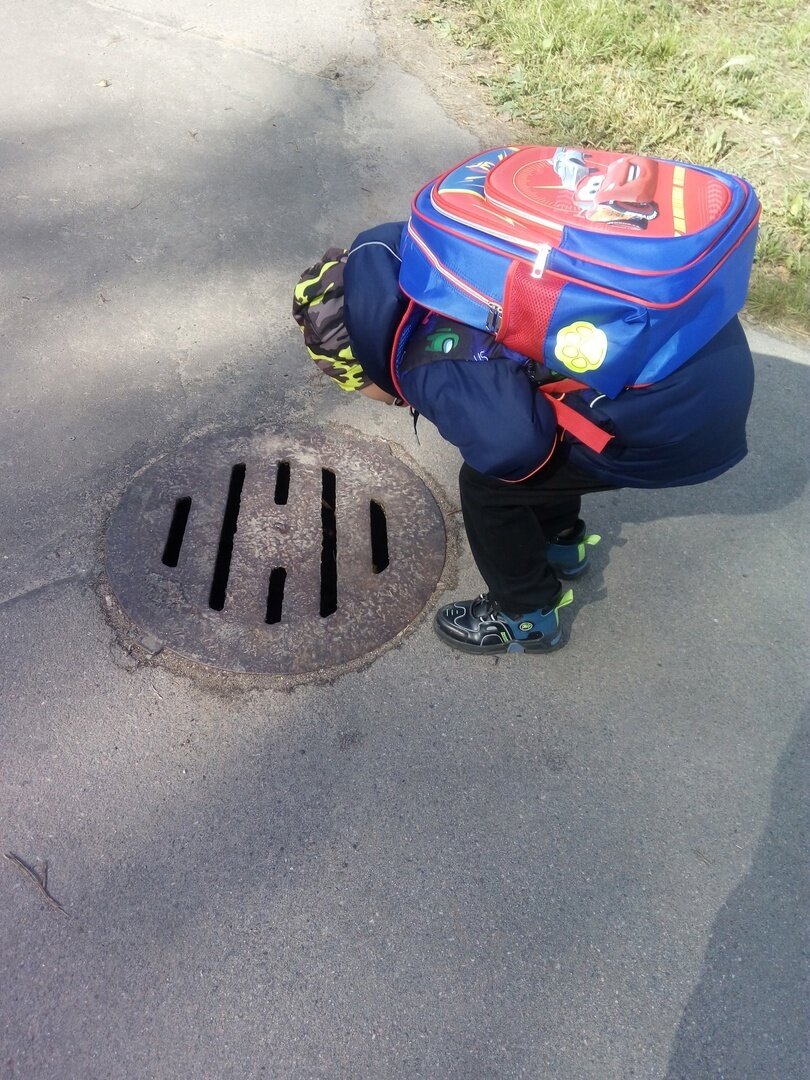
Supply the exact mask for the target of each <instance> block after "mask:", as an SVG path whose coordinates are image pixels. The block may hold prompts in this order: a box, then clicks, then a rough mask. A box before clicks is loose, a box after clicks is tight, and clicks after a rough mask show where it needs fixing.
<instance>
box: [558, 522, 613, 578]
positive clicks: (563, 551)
mask: <svg viewBox="0 0 810 1080" xmlns="http://www.w3.org/2000/svg"><path fill="white" fill-rule="evenodd" d="M601 539H602V537H601V536H598V535H597V534H596V533H591V534H590V535H586V533H585V522H584V521H582V520H581V519H577V523H576V525H575V526H574V530H573V532H572V533H571V534H570V535H568V536H564V537H563V536H555V537H554V539H553V540H549V543H548V548H547V550H546V558H547V559H548V561H549V562H550V563H551V565H552V567H553V568H554V570H555V571H556V572H557V573H558V574H559V575H560V577H563V578H575V577H579V575H580V574H581V573H582V571H583V570H584V569H585V568H586V567H587V565H588V563H589V562H590V557H589V553H588V548H589V547H595V546H596V544H598V543H599V541H600V540H601Z"/></svg>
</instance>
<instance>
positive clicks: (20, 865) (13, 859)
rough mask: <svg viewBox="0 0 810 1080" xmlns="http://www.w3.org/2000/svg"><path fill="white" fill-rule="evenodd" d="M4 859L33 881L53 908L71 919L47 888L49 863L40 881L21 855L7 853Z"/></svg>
mask: <svg viewBox="0 0 810 1080" xmlns="http://www.w3.org/2000/svg"><path fill="white" fill-rule="evenodd" d="M4 858H6V859H8V861H9V862H10V863H11V864H12V866H16V867H17V869H18V870H19V871H20V873H21V874H22V875H23V876H24V877H26V878H28V879H29V880H30V881H32V882H33V883H34V885H35V886H36V888H37V889H38V890H39V892H41V893H42V895H43V897H44V898H45V900H46V901H47V902H48V903H49V904H50V905H51V907H52V908H56V910H57V911H61V913H62V914H63V915H65V916H66V917H67V918H70V916H69V915H68V913H67V912H66V911H65V909H64V908H63V907H62V905H61V904H60V903H59V901H58V900H54V898H53V897H52V896H51V894H50V893H49V892H48V889H47V887H46V886H47V884H48V864H47V863H45V867H44V869H43V871H42V877H43V880H42V881H40V880H39V878H38V877H37V875H36V873H35V872H34V871H33V870H32V869H31V867H30V866H28V865H27V864H26V863H24V862H23V861H22V859H21V858H20V857H19V855H15V854H14V853H13V852H11V851H7V852H5V854H4Z"/></svg>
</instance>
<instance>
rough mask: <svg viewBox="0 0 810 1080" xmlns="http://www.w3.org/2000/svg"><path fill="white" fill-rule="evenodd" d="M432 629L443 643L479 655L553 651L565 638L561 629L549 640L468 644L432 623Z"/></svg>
mask: <svg viewBox="0 0 810 1080" xmlns="http://www.w3.org/2000/svg"><path fill="white" fill-rule="evenodd" d="M433 629H434V631H435V632H436V635H437V637H438V638H439V640H440V641H442V642H443V643H444V644H445V645H449V646H450V648H451V649H455V650H456V651H457V652H463V653H470V654H472V653H477V654H478V655H479V656H482V655H485V656H491V655H492V654H496V655H497V654H499V653H509V652H511V653H547V652H555V651H556V650H557V649H561V648H562V647H563V645H565V638H564V636H563V632H562V630H561V631H560V632H559V634H558V635H557V636H556V637H555V638H552V639H551V641H545V640H541V641H504V642H501V643H500V644H499V645H470V644H468V643H467V642H466V641H459V640H458V638H454V637H451V636H450V635H449V634H446V633H445V632H444V630H442V629H441V627H440V626H439V625H438V623H436V622H434V623H433Z"/></svg>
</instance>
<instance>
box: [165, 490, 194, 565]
mask: <svg viewBox="0 0 810 1080" xmlns="http://www.w3.org/2000/svg"><path fill="white" fill-rule="evenodd" d="M190 513H191V498H190V497H189V496H187V497H186V498H184V499H178V500H177V502H176V503H175V504H174V513H173V514H172V523H171V525H170V526H169V535H168V536H167V538H166V546H165V547H164V549H163V560H162V561H163V565H164V566H177V562H178V560H179V558H180V548H181V547H182V546H183V538H184V537H185V535H186V525H188V515H189V514H190Z"/></svg>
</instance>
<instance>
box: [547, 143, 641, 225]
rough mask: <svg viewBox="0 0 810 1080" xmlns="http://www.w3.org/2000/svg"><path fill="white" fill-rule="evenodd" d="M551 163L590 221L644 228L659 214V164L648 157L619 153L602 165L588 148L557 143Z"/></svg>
mask: <svg viewBox="0 0 810 1080" xmlns="http://www.w3.org/2000/svg"><path fill="white" fill-rule="evenodd" d="M551 164H552V166H553V168H554V171H555V172H556V173H557V175H558V176H559V178H560V180H561V181H562V184H563V187H565V188H568V190H569V191H571V192H573V195H574V199H575V201H576V202H577V203H578V205H579V206H580V207H581V209H582V210H583V212H584V214H585V217H586V218H587V219H588V220H589V221H604V222H607V223H608V224H610V223H612V222H616V223H617V224H627V225H632V226H634V227H635V228H637V229H646V228H647V222H648V221H652V220H653V219H654V218H656V217H658V204H657V203H656V202H655V189H656V185H657V183H658V164H657V162H655V161H652V160H651V159H650V158H643V157H636V156H626V157H620V158H616V160H615V161H612V162H611V163H610V165H608V166H607V167H606V168H605V166H604V165H601V164H599V163H597V162H594V161H593V160H592V159H591V158H590V155H589V154H588V153H587V151H583V150H569V149H567V148H565V147H559V148H558V149H557V151H556V153H555V154H554V157H553V159H552V161H551Z"/></svg>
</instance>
